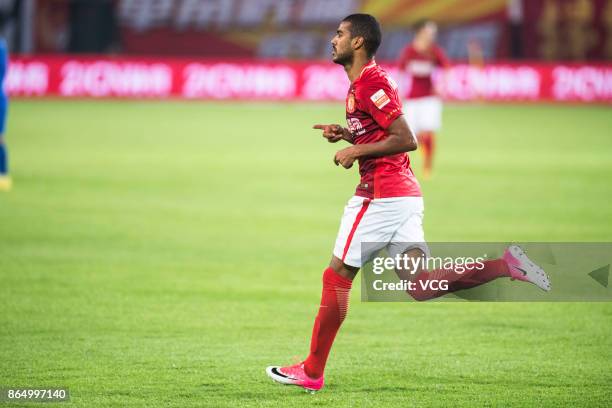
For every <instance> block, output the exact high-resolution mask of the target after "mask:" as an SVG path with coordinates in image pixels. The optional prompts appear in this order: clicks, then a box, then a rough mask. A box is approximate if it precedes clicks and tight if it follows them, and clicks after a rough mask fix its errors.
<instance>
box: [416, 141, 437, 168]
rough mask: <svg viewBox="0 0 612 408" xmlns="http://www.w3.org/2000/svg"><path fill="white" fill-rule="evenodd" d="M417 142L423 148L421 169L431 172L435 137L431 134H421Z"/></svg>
mask: <svg viewBox="0 0 612 408" xmlns="http://www.w3.org/2000/svg"><path fill="white" fill-rule="evenodd" d="M420 135H421V137H420V138H419V139H420V140H419V142H420V143H421V144H422V148H423V167H424V169H425V171H426V172H428V173H429V172H431V169H432V167H433V155H434V149H435V147H436V146H435V136H434V133H433V132H422V133H421V134H420Z"/></svg>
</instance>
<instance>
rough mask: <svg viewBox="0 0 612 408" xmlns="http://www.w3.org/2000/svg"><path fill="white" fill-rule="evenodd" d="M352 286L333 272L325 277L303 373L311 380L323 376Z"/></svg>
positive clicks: (345, 310) (324, 274)
mask: <svg viewBox="0 0 612 408" xmlns="http://www.w3.org/2000/svg"><path fill="white" fill-rule="evenodd" d="M352 284H353V281H351V280H350V279H347V278H345V277H343V276H340V275H338V274H337V273H336V272H335V271H334V270H333V269H332V268H327V269H326V270H325V272H324V273H323V293H322V295H321V306H320V307H319V314H317V318H316V319H315V323H314V328H313V329H312V339H311V340H310V354H309V355H308V358H307V359H306V360H305V361H304V371H305V372H306V375H308V376H309V377H311V378H319V377H321V376H322V375H323V371H324V370H325V363H326V362H327V356H328V355H329V350H330V349H331V346H332V344H333V343H334V338H335V337H336V333H337V332H338V329H339V328H340V325H341V324H342V321H343V320H344V318H345V317H346V312H347V310H348V303H349V292H350V291H351V286H352Z"/></svg>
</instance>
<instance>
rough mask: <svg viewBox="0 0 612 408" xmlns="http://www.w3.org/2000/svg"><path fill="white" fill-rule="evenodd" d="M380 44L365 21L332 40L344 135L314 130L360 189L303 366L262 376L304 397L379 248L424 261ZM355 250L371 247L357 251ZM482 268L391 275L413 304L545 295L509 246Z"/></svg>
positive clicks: (415, 200) (403, 139) (356, 18)
mask: <svg viewBox="0 0 612 408" xmlns="http://www.w3.org/2000/svg"><path fill="white" fill-rule="evenodd" d="M380 41H381V31H380V26H379V24H378V22H377V21H376V19H375V18H374V17H372V16H371V15H368V14H352V15H350V16H348V17H346V18H345V19H344V20H343V21H342V22H341V23H340V26H339V27H338V30H337V31H336V36H335V37H334V38H333V39H332V42H331V43H332V48H333V52H332V57H333V61H334V62H335V63H337V64H341V65H342V66H344V69H345V71H346V74H347V75H348V78H349V80H350V82H351V85H350V87H349V90H348V93H347V97H346V121H347V124H348V127H347V128H344V127H342V126H340V125H315V126H314V128H315V129H320V130H322V131H323V137H325V138H326V139H327V140H328V141H329V142H332V143H335V142H338V141H341V140H345V141H347V142H349V143H351V144H352V146H349V147H347V148H344V149H342V150H339V151H338V152H337V153H336V155H335V156H334V163H335V164H336V165H341V166H342V167H344V168H346V169H349V168H351V167H352V166H353V163H354V162H355V161H356V160H358V161H359V173H360V175H361V180H360V183H359V184H358V185H357V189H356V191H355V195H354V196H353V197H352V198H351V199H350V200H349V202H348V204H347V205H346V207H345V209H344V214H343V216H342V221H341V223H340V229H339V231H338V236H337V238H336V244H335V247H334V250H333V255H332V259H331V262H330V263H329V266H328V267H327V268H326V269H325V271H324V272H323V291H322V294H321V305H320V308H319V313H318V314H317V317H316V319H315V323H314V327H313V329H312V337H311V340H310V353H309V354H308V357H307V358H306V360H304V361H303V362H301V363H298V364H295V365H292V366H286V367H281V366H270V367H267V368H266V373H267V374H268V376H269V377H271V378H272V379H273V380H274V381H277V382H279V383H282V384H290V385H297V386H300V387H302V388H304V389H306V390H308V391H312V392H314V391H316V390H320V389H321V388H322V387H323V383H324V380H323V373H324V370H325V364H326V362H327V357H328V356H329V352H330V350H331V347H332V344H333V342H334V339H335V337H336V333H337V332H338V330H339V329H340V325H341V324H342V322H343V321H344V318H345V317H346V313H347V311H348V302H349V292H350V290H351V286H352V283H353V279H354V278H355V276H356V275H357V272H358V271H359V269H360V268H361V266H362V264H363V263H365V262H367V261H369V260H370V259H371V258H372V257H373V256H374V255H376V253H378V251H379V250H381V249H383V248H385V249H386V250H387V251H388V252H389V255H390V256H392V257H395V256H397V255H400V254H406V256H408V257H411V258H412V257H414V258H424V257H425V256H426V254H428V253H429V250H428V247H427V244H426V243H425V237H424V233H423V223H422V221H423V197H422V196H421V189H420V187H419V183H418V181H417V180H416V178H415V176H414V174H413V173H412V170H411V168H410V160H409V158H408V155H407V154H406V152H409V151H413V150H415V149H416V148H417V142H416V139H415V137H414V135H413V134H412V131H411V130H410V127H409V126H408V123H407V122H406V119H405V118H404V115H403V113H402V105H401V101H400V98H399V94H398V90H397V85H396V84H395V82H394V81H393V80H392V79H391V78H390V77H389V75H387V73H386V72H385V71H384V70H383V69H382V68H380V66H378V64H376V61H374V54H375V53H376V50H377V49H378V47H379V45H380ZM363 242H367V243H372V244H373V245H368V248H367V249H362V246H361V244H362V243H363ZM482 265H483V267H482V268H470V267H469V266H465V268H467V270H464V267H463V266H462V267H461V268H462V269H461V271H459V272H457V271H455V270H453V269H448V270H434V271H427V270H423V269H419V270H418V271H406V270H398V271H397V273H398V275H399V276H400V278H401V279H404V280H408V279H410V280H413V281H416V282H417V285H416V286H417V288H416V290H414V291H409V294H410V296H412V297H413V298H415V299H417V300H427V299H432V298H435V297H438V296H442V295H444V294H446V293H448V292H452V291H455V290H460V289H467V288H470V287H474V286H477V285H481V284H483V283H486V282H488V281H490V280H492V279H495V278H498V277H503V276H506V277H512V278H515V279H520V280H524V281H529V282H532V283H535V284H537V285H538V286H540V287H541V288H543V289H545V290H548V288H549V286H548V278H547V277H546V276H545V274H544V272H543V271H542V270H541V269H540V268H539V267H537V265H535V264H533V263H531V262H530V261H529V259H528V258H527V257H526V256H525V255H524V254H523V253H522V251H521V250H520V248H518V247H516V246H512V247H510V248H509V249H508V250H507V251H506V253H505V254H504V257H503V259H494V260H488V261H484V262H483V263H482ZM434 279H435V280H447V281H448V282H449V284H448V287H447V288H446V289H435V290H434V289H420V288H423V286H421V285H419V283H422V282H418V281H425V280H434Z"/></svg>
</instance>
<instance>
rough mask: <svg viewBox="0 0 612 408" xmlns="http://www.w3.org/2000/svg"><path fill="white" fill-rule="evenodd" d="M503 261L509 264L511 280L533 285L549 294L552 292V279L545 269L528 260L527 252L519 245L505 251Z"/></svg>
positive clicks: (511, 246)
mask: <svg viewBox="0 0 612 408" xmlns="http://www.w3.org/2000/svg"><path fill="white" fill-rule="evenodd" d="M502 259H503V260H504V261H506V263H507V264H508V269H509V270H510V275H511V279H518V280H521V281H523V282H530V283H533V284H534V285H536V286H537V287H539V288H540V289H542V290H545V291H547V292H548V291H549V290H550V278H549V277H548V275H547V274H546V273H545V272H544V269H542V268H540V267H539V266H538V265H536V264H535V263H534V262H533V261H531V259H529V258H527V255H525V252H524V251H523V250H522V249H521V247H519V246H518V245H510V246H509V247H508V248H507V249H506V251H504V255H503V256H502Z"/></svg>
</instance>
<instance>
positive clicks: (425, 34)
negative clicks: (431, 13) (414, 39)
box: [419, 23, 438, 46]
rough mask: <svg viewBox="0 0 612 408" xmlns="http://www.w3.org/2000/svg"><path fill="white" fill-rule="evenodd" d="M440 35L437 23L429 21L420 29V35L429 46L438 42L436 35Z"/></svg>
mask: <svg viewBox="0 0 612 408" xmlns="http://www.w3.org/2000/svg"><path fill="white" fill-rule="evenodd" d="M437 35H438V27H437V26H436V24H435V23H428V24H427V25H425V27H423V28H422V29H421V31H419V37H420V38H421V41H423V43H424V44H425V45H427V46H430V45H431V44H433V43H434V42H436V36H437Z"/></svg>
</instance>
